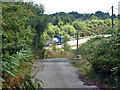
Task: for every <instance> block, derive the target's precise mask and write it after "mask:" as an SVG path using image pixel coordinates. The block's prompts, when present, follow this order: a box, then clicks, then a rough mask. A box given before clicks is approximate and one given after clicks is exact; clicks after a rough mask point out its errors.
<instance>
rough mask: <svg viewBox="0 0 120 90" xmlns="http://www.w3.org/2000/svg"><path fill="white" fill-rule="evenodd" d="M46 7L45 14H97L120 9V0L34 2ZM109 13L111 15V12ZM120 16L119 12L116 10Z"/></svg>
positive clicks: (51, 0) (53, 0)
mask: <svg viewBox="0 0 120 90" xmlns="http://www.w3.org/2000/svg"><path fill="white" fill-rule="evenodd" d="M33 1H35V2H36V3H38V4H39V3H41V4H43V5H44V6H45V13H50V14H51V13H56V12H71V11H77V12H79V13H95V12H96V11H99V10H100V11H103V12H107V11H108V9H109V8H110V7H111V6H112V5H113V6H114V8H118V2H119V0H33ZM109 13H111V12H110V11H109ZM114 13H115V14H118V10H117V9H115V10H114Z"/></svg>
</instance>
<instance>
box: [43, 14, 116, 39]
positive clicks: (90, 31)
mask: <svg viewBox="0 0 120 90" xmlns="http://www.w3.org/2000/svg"><path fill="white" fill-rule="evenodd" d="M54 17H55V16H54ZM56 17H57V16H56ZM56 21H58V23H56V24H55V25H54V24H53V23H51V22H50V23H49V25H48V29H46V30H45V31H44V34H43V35H44V39H45V40H46V39H53V38H54V37H55V36H65V35H67V36H69V37H70V39H72V38H76V36H77V30H79V38H80V37H85V36H91V35H103V34H111V33H112V32H111V29H112V22H111V19H109V18H106V19H104V20H102V19H99V17H96V16H94V17H93V18H91V19H90V20H84V21H83V20H81V19H80V18H77V19H76V20H74V21H70V22H67V23H64V21H63V20H62V19H59V20H56ZM114 28H115V29H117V28H118V19H117V18H115V19H114Z"/></svg>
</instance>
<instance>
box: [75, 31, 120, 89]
mask: <svg viewBox="0 0 120 90" xmlns="http://www.w3.org/2000/svg"><path fill="white" fill-rule="evenodd" d="M79 54H80V55H82V59H81V60H80V61H79V62H78V63H75V66H77V67H79V68H81V70H82V71H83V73H84V74H85V75H87V76H89V77H91V78H93V79H97V80H103V81H105V82H106V83H107V84H108V85H109V86H110V87H112V88H120V87H119V86H120V82H119V81H120V30H113V34H112V36H110V37H107V38H105V37H96V38H93V39H91V40H89V41H88V42H87V43H85V44H82V46H80V47H79Z"/></svg>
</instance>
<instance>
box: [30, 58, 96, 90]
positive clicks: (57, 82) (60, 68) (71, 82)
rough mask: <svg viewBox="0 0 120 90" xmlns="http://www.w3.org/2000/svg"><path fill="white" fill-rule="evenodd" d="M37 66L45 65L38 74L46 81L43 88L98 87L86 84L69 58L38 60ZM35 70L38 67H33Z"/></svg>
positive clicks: (37, 76)
mask: <svg viewBox="0 0 120 90" xmlns="http://www.w3.org/2000/svg"><path fill="white" fill-rule="evenodd" d="M35 65H36V66H44V67H43V68H42V69H40V71H39V72H38V73H37V74H36V76H35V78H38V79H40V80H42V81H43V82H44V85H43V88H88V89H90V88H97V86H85V85H83V82H82V81H80V79H79V78H78V75H77V74H76V72H77V69H76V68H75V67H73V66H72V65H71V64H70V60H68V59H67V58H53V59H43V60H38V62H37V64H35ZM33 70H34V72H33V73H32V74H34V73H35V71H37V68H34V67H33Z"/></svg>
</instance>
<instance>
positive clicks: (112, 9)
mask: <svg viewBox="0 0 120 90" xmlns="http://www.w3.org/2000/svg"><path fill="white" fill-rule="evenodd" d="M112 29H113V6H112Z"/></svg>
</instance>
